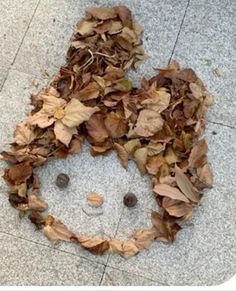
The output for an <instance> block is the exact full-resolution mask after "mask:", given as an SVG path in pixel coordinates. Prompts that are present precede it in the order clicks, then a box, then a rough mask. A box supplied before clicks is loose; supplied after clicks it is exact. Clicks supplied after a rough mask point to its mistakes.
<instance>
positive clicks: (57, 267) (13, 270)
mask: <svg viewBox="0 0 236 291" xmlns="http://www.w3.org/2000/svg"><path fill="white" fill-rule="evenodd" d="M0 243H1V248H0V268H1V272H0V285H11V286H12V285H17V286H19V285H21V286H22V285H38V286H42V285H47V286H49V285H54V286H55V285H66V286H68V285H76V286H78V285H98V284H99V282H100V280H101V276H102V273H103V270H104V266H102V265H99V264H96V263H92V262H90V261H88V260H85V259H82V258H79V257H75V256H73V255H70V254H66V253H63V252H60V251H57V250H53V249H50V248H47V247H43V246H40V245H37V244H34V243H30V242H27V241H25V240H22V239H17V238H15V237H12V236H9V235H5V234H1V233H0Z"/></svg>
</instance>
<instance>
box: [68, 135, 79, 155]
mask: <svg viewBox="0 0 236 291" xmlns="http://www.w3.org/2000/svg"><path fill="white" fill-rule="evenodd" d="M80 150H81V139H80V138H75V139H73V140H72V141H71V142H70V145H69V153H70V154H77V153H79V152H80Z"/></svg>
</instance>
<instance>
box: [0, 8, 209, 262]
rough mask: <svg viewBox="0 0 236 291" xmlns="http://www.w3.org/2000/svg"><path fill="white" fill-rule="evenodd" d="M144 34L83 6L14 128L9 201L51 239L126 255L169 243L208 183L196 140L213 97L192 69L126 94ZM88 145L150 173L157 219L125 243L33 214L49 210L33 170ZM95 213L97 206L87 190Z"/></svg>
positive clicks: (125, 13) (202, 145) (159, 72)
mask: <svg viewBox="0 0 236 291" xmlns="http://www.w3.org/2000/svg"><path fill="white" fill-rule="evenodd" d="M141 32H142V29H141V27H140V26H139V25H138V23H137V22H136V21H135V20H134V19H133V18H132V14H131V12H130V10H129V9H128V8H127V7H125V6H116V7H110V8H106V7H96V8H94V7H93V8H89V9H87V11H86V16H85V17H84V18H82V19H81V20H80V21H79V22H78V23H77V25H76V29H75V32H74V34H73V36H72V40H71V44H70V47H69V49H68V51H67V61H66V64H65V65H64V66H62V67H61V68H60V70H59V71H58V73H57V74H56V75H55V77H54V78H53V80H52V81H51V83H50V85H49V86H48V87H46V88H44V89H42V90H40V91H39V92H38V93H37V94H35V95H34V96H32V97H31V104H32V105H33V110H32V112H31V113H30V115H29V116H28V117H27V118H26V119H25V120H24V121H22V122H21V123H19V124H18V125H17V126H16V129H15V131H14V134H13V137H14V142H13V143H12V144H11V147H10V148H9V149H8V150H6V151H3V152H2V153H1V156H2V157H3V159H5V160H8V161H10V162H11V163H12V165H11V166H10V168H7V169H5V172H4V176H3V178H4V179H5V181H6V182H7V183H8V185H9V202H10V203H11V205H12V206H13V207H14V208H16V209H18V210H19V211H20V212H21V213H26V212H29V216H28V217H29V219H30V221H31V222H32V223H34V224H35V226H36V227H37V228H43V232H44V234H45V236H46V237H47V238H48V239H49V240H51V241H53V242H57V241H60V240H62V241H73V242H75V243H78V244H80V245H81V246H82V247H84V248H85V249H87V250H89V251H90V252H92V253H94V254H101V253H103V252H104V251H112V252H118V253H120V254H123V255H124V256H132V255H135V254H137V253H138V252H139V251H140V250H142V249H143V248H146V247H148V245H149V244H150V242H151V241H152V240H159V241H163V242H173V240H174V238H175V235H176V233H177V232H178V230H179V229H180V226H179V225H178V220H180V219H188V218H189V217H190V216H191V213H192V209H193V207H195V206H196V205H197V203H198V202H199V200H200V198H201V196H202V190H203V189H204V188H206V187H211V185H212V174H211V170H210V167H209V164H208V162H207V157H206V153H207V144H206V141H205V140H204V139H203V138H202V139H199V137H200V135H201V133H202V132H203V131H204V115H205V112H206V110H207V107H208V106H209V105H210V104H211V102H212V98H211V96H210V95H209V94H208V93H207V91H206V89H205V87H204V85H203V83H202V81H201V80H200V79H199V78H198V77H197V76H196V74H195V73H194V71H193V70H192V69H189V68H187V69H180V68H179V65H178V63H177V62H176V61H173V62H172V63H171V64H169V65H168V66H167V67H165V68H158V69H155V70H156V75H154V76H153V77H152V78H151V79H149V80H146V79H144V78H143V79H142V81H141V85H140V88H138V89H137V88H133V86H132V82H131V81H130V80H129V79H128V78H127V77H126V76H125V72H126V71H127V70H128V69H130V68H131V69H136V67H137V65H138V63H139V62H140V61H142V60H143V59H144V58H145V55H144V51H143V48H142V41H141ZM84 138H86V139H87V140H88V142H89V143H90V153H91V154H92V155H93V156H96V155H103V154H106V153H107V152H108V151H110V150H115V151H116V153H117V157H118V159H119V161H120V164H121V166H122V167H126V165H127V163H128V160H129V159H132V160H134V161H135V162H136V164H137V167H138V169H139V170H140V173H141V174H142V175H143V174H145V173H148V174H149V175H150V178H151V180H152V184H153V192H154V195H155V198H156V200H157V202H158V204H159V206H160V209H161V213H157V212H154V211H153V212H152V213H151V222H152V226H151V227H150V228H147V229H144V228H142V229H139V230H136V231H135V232H134V234H133V235H132V237H131V238H130V239H128V240H124V241H121V240H118V239H115V238H113V239H103V238H100V237H90V236H82V235H78V234H75V233H73V232H71V231H70V230H69V229H68V228H67V227H66V226H65V225H64V224H63V223H62V222H60V221H58V220H56V219H55V218H54V217H53V216H51V215H47V216H43V215H42V214H40V213H41V212H43V211H44V210H45V209H46V208H47V204H46V202H45V201H43V200H42V199H40V198H38V196H37V194H38V192H39V181H38V178H37V176H36V174H34V172H33V168H34V167H37V166H39V165H42V164H43V163H45V162H46V161H47V160H50V159H52V158H62V157H63V158H64V157H66V156H67V155H69V154H73V153H77V152H79V150H80V144H81V142H82V140H83V139H84ZM87 199H88V202H89V203H90V205H92V206H96V207H98V206H99V205H101V204H102V202H103V201H102V199H101V197H100V196H99V195H98V194H97V193H90V196H88V198H87Z"/></svg>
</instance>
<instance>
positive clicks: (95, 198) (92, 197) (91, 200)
mask: <svg viewBox="0 0 236 291" xmlns="http://www.w3.org/2000/svg"><path fill="white" fill-rule="evenodd" d="M87 203H88V204H89V205H90V206H92V207H99V206H101V205H102V204H103V198H102V196H101V195H100V194H98V193H96V192H90V193H89V194H88V195H87Z"/></svg>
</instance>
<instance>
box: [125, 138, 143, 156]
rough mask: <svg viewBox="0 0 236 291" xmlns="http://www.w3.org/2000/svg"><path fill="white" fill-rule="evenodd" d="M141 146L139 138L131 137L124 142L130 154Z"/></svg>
mask: <svg viewBox="0 0 236 291" xmlns="http://www.w3.org/2000/svg"><path fill="white" fill-rule="evenodd" d="M140 147H141V143H140V140H139V139H131V140H129V141H127V142H126V143H125V144H124V148H125V150H126V151H127V153H128V154H130V155H132V154H133V153H134V152H135V151H136V150H137V149H138V148H140Z"/></svg>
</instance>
